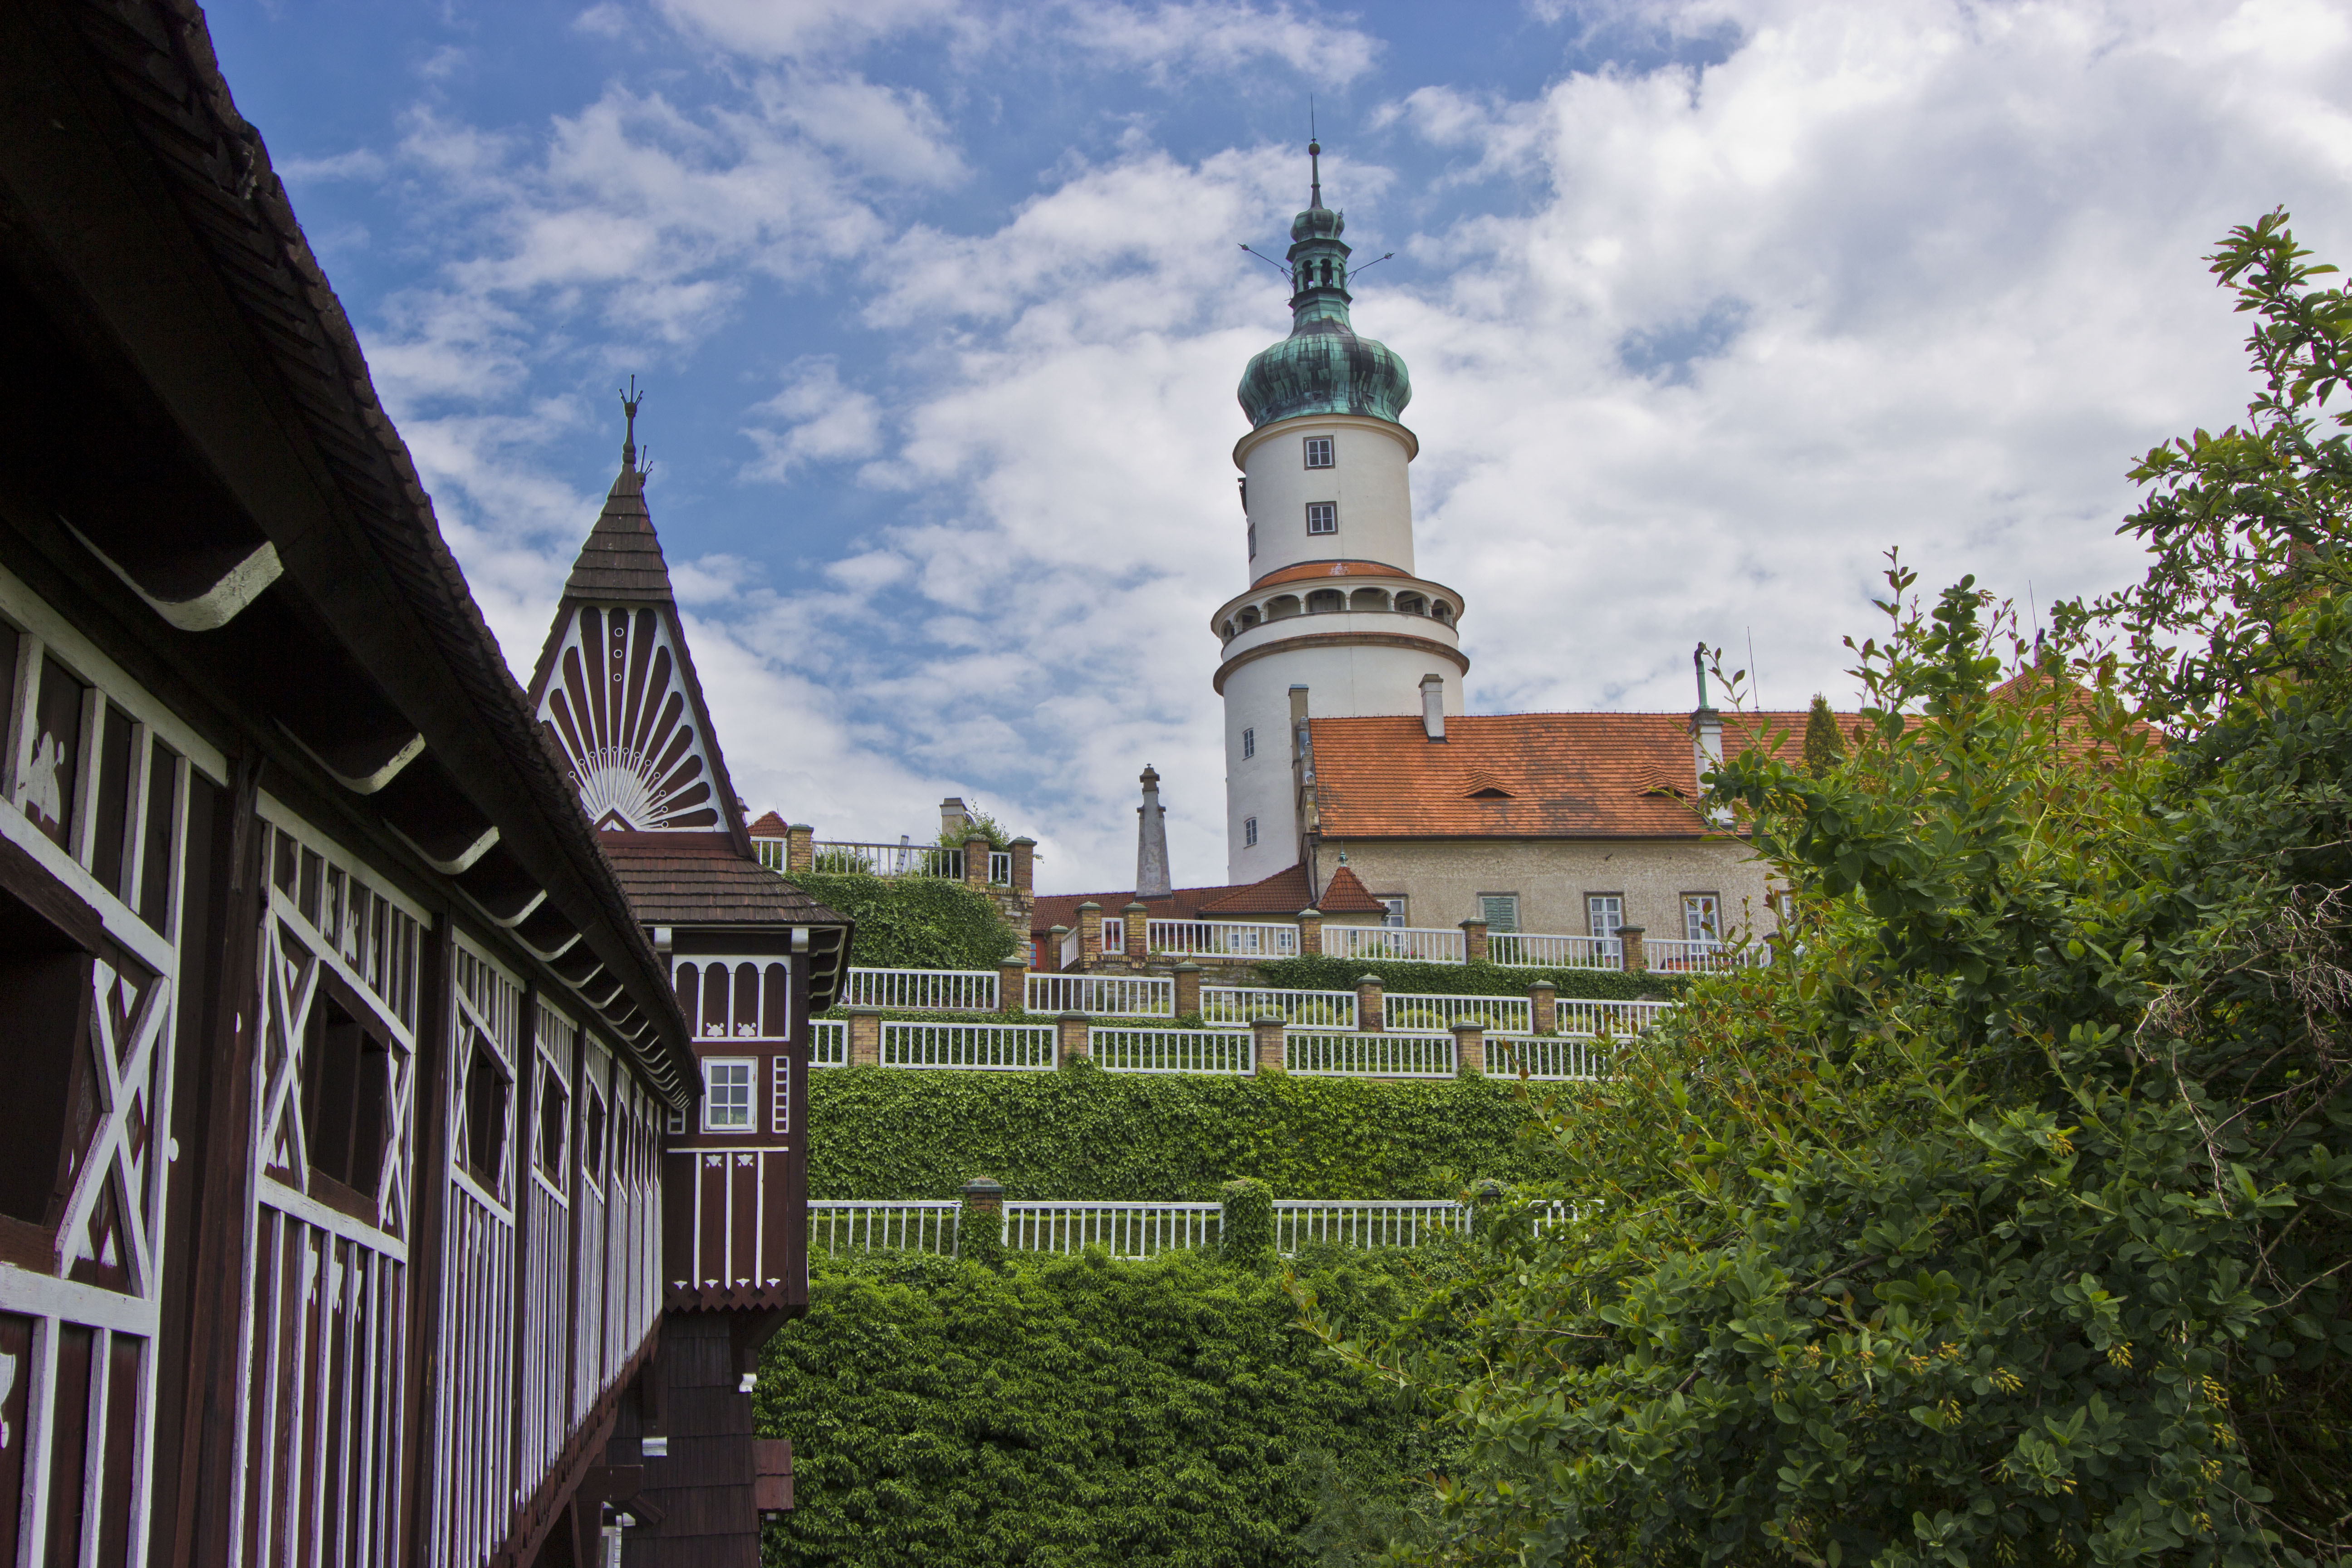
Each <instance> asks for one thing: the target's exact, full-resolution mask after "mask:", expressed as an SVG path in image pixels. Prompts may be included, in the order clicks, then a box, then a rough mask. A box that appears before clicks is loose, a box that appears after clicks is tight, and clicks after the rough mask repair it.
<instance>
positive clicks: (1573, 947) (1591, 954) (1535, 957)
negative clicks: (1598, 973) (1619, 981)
mask: <svg viewBox="0 0 2352 1568" xmlns="http://www.w3.org/2000/svg"><path fill="white" fill-rule="evenodd" d="M1486 957H1487V959H1488V960H1489V961H1491V962H1493V963H1501V964H1507V965H1510V966H1512V967H1515V968H1520V969H1622V968H1624V967H1625V944H1624V943H1623V942H1620V941H1619V940H1618V939H1617V938H1615V937H1613V936H1551V935H1547V934H1545V933H1543V932H1539V931H1493V932H1489V933H1488V935H1487V937H1486Z"/></svg>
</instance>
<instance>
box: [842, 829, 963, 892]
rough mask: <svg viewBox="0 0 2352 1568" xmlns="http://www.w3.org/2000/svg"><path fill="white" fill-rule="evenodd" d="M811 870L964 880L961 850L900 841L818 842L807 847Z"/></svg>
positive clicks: (905, 840) (954, 880) (878, 875)
mask: <svg viewBox="0 0 2352 1568" xmlns="http://www.w3.org/2000/svg"><path fill="white" fill-rule="evenodd" d="M810 852H811V854H812V855H813V856H814V859H813V860H812V861H811V863H810V864H811V868H813V869H814V870H818V871H826V872H836V873H837V872H845V871H861V872H864V873H865V874H866V876H868V877H936V878H939V879H941V880H943V881H949V882H961V881H962V880H963V850H962V848H961V847H956V848H950V847H947V846H945V845H941V844H917V843H915V842H914V841H913V840H911V839H907V838H901V839H899V840H898V843H896V844H853V843H850V842H848V841H847V840H845V839H824V838H820V839H818V840H817V841H816V842H815V843H814V845H812V846H811V847H810Z"/></svg>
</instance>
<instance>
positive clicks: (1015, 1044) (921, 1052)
mask: <svg viewBox="0 0 2352 1568" xmlns="http://www.w3.org/2000/svg"><path fill="white" fill-rule="evenodd" d="M882 1065H883V1066H884V1067H887V1068H961V1069H963V1070H966V1071H975V1072H1050V1071H1052V1070H1053V1068H1054V1026H1052V1025H1051V1024H928V1023H902V1022H900V1021H898V1020H897V1019H886V1020H885V1021H884V1022H883V1025H882Z"/></svg>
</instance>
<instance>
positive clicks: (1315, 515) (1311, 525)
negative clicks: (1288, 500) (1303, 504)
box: [1307, 500, 1339, 533]
mask: <svg viewBox="0 0 2352 1568" xmlns="http://www.w3.org/2000/svg"><path fill="white" fill-rule="evenodd" d="M1307 532H1309V533H1337V532H1339V502H1338V501H1329V500H1311V501H1308V502H1307Z"/></svg>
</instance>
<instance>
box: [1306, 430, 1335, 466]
mask: <svg viewBox="0 0 2352 1568" xmlns="http://www.w3.org/2000/svg"><path fill="white" fill-rule="evenodd" d="M1330 466H1331V437H1328V436H1309V437H1307V467H1308V468H1329V467H1330Z"/></svg>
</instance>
